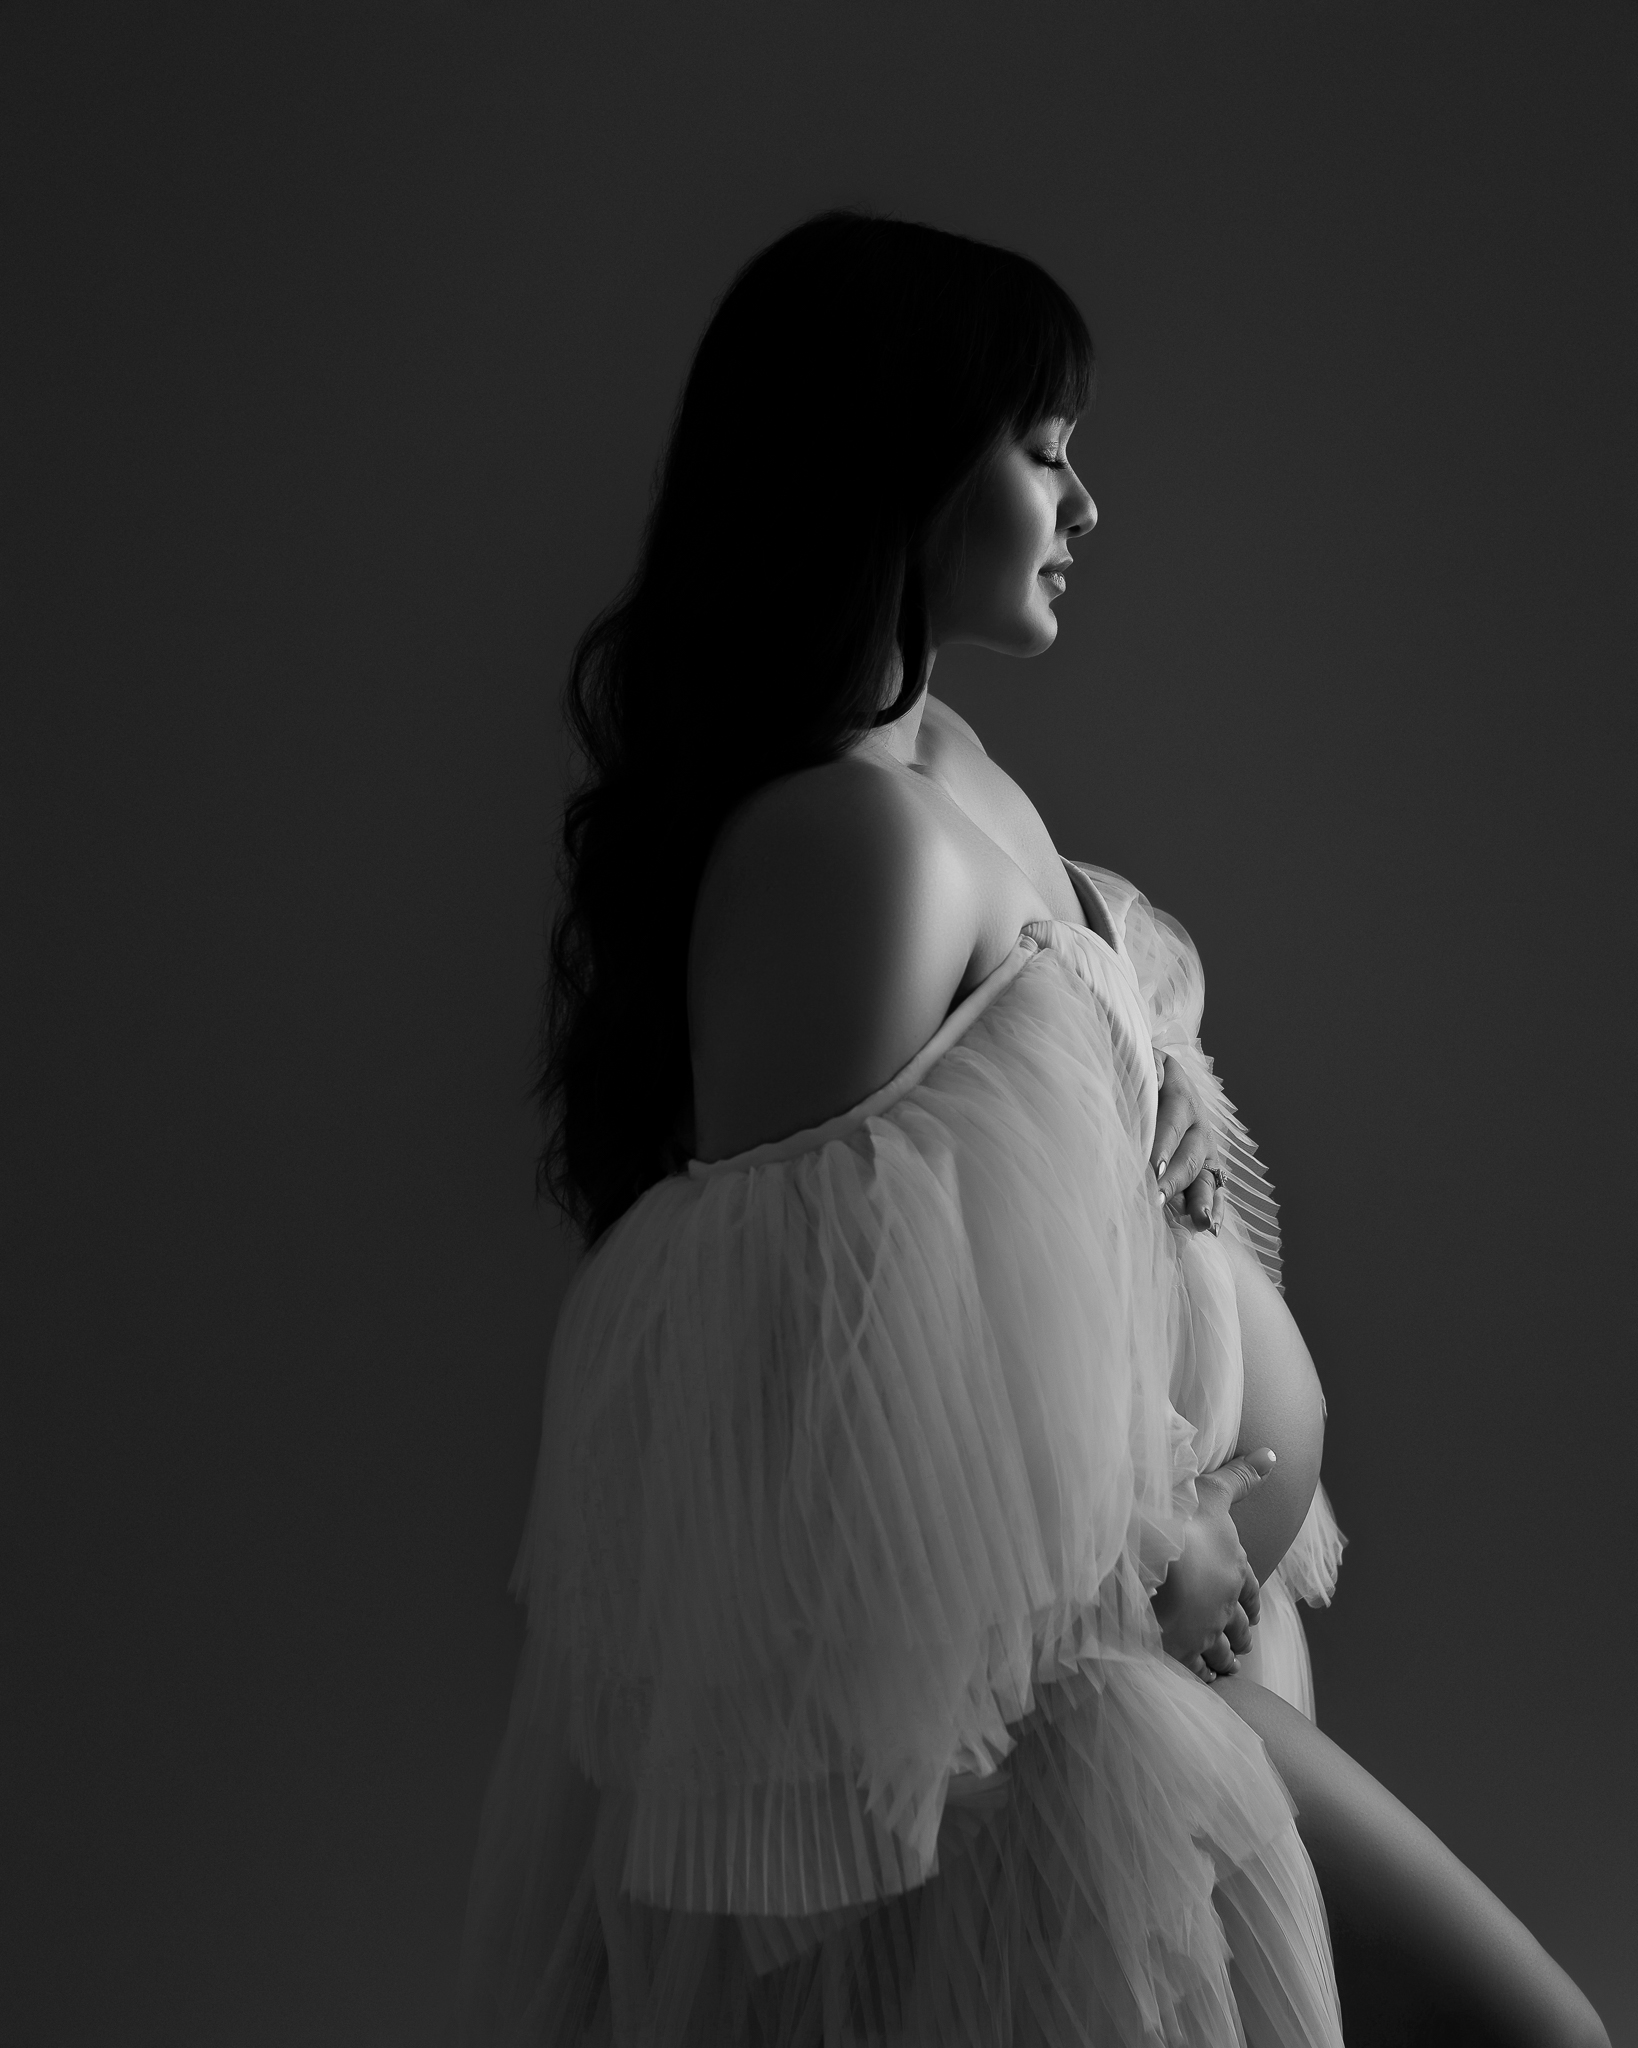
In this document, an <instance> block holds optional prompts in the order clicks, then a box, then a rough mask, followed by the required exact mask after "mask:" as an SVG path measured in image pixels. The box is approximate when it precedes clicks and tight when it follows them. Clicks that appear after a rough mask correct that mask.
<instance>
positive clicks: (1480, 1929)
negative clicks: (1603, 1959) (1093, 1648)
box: [1216, 1674, 1609, 2048]
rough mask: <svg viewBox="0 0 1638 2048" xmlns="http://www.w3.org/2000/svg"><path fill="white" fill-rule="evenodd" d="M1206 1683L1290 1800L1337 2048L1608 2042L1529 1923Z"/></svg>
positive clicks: (1341, 1776)
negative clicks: (1323, 1928)
mask: <svg viewBox="0 0 1638 2048" xmlns="http://www.w3.org/2000/svg"><path fill="white" fill-rule="evenodd" d="M1216 1691H1217V1693H1218V1696H1219V1697H1220V1698H1221V1699H1223V1700H1224V1701H1225V1702H1226V1703H1227V1704H1228V1705H1229V1706H1231V1707H1232V1708H1233V1709H1234V1711H1235V1712H1236V1713H1237V1714H1238V1715H1239V1716H1240V1718H1241V1719H1242V1720H1243V1721H1245V1722H1247V1723H1248V1724H1249V1725H1250V1726H1251V1727H1252V1728H1254V1729H1255V1730H1256V1731H1257V1733H1258V1734H1259V1735H1260V1736H1261V1737H1262V1738H1263V1742H1264V1744H1265V1745H1266V1746H1267V1749H1268V1754H1269V1757H1270V1758H1271V1760H1272V1761H1273V1764H1274V1767H1275V1769H1276V1770H1278V1772H1279V1773H1280V1776H1281V1777H1282V1778H1283V1779H1284V1780H1285V1782H1286V1785H1287V1786H1288V1788H1289V1789H1290V1792H1291V1796H1292V1798H1293V1799H1294V1800H1295V1801H1296V1803H1297V1830H1298V1833H1299V1834H1300V1835H1301V1836H1302V1840H1303V1843H1304V1845H1305V1847H1306V1848H1307V1850H1308V1853H1309V1855H1310V1856H1311V1857H1312V1858H1313V1862H1314V1868H1315V1870H1316V1871H1317V1872H1318V1875H1319V1881H1320V1891H1321V1893H1322V1895H1323V1896H1324V1899H1325V1908H1326V1913H1327V1916H1328V1918H1329V1920H1330V1923H1331V1940H1332V1946H1333V1949H1334V1952H1335V1957H1336V1971H1337V1989H1338V1993H1339V1995H1340V1997H1341V2000H1342V2022H1343V2027H1344V2029H1345V2031H1346V2034H1347V2038H1348V2043H1349V2048H1377V2044H1382V2048H1386V2044H1390V2043H1391V2044H1393V2048H1401V2044H1404V2048H1409V2044H1413V2043H1423V2042H1426V2043H1429V2044H1432V2043H1439V2044H1440V2048H1445V2044H1451V2048H1455V2044H1466V2043H1470V2042H1471V2043H1473V2044H1475V2048H1477V2044H1479V2043H1484V2044H1486V2048H1609V2036H1608V2034H1607V2033H1606V2032H1605V2031H1604V2028H1603V2026H1602V2024H1601V2023H1600V2021H1599V2018H1598V2015H1597V2014H1596V2013H1595V2012H1594V2011H1593V2009H1592V2007H1591V2005H1590V2004H1589V2003H1588V2002H1587V2000H1586V1998H1585V1997H1584V1996H1583V1995H1582V1993H1581V1991H1580V1990H1579V1989H1578V1988H1577V1986H1576V1985H1575V1984H1574V1983H1573V1982H1572V1981H1571V1979H1570V1978H1569V1977H1568V1976H1566V1974H1565V1973H1564V1971H1563V1970H1561V1969H1560V1968H1559V1966H1558V1964H1557V1963H1555V1962H1554V1961H1553V1959H1552V1957H1551V1956H1550V1955H1548V1953H1547V1951H1546V1950H1545V1949H1544V1948H1543V1947H1542V1946H1541V1944H1540V1943H1539V1942H1538V1941H1537V1940H1536V1938H1535V1936H1534V1935H1532V1934H1531V1932H1530V1930H1529V1929H1528V1928H1527V1927H1526V1926H1525V1925H1524V1924H1523V1922H1522V1921H1520V1920H1518V1919H1515V1917H1514V1916H1513V1915H1512V1914H1511V1913H1510V1912H1509V1911H1508V1910H1507V1908H1506V1907H1505V1906H1504V1905H1503V1904H1502V1902H1501V1900H1500V1899H1498V1898H1497V1897H1496V1895H1495V1893H1494V1892H1492V1891H1490V1890H1488V1889H1487V1888H1486V1887H1485V1886H1484V1885H1483V1884H1481V1883H1480V1882H1479V1880H1478V1878H1476V1877H1475V1876H1474V1875H1473V1873H1472V1871H1470V1870H1469V1869H1468V1868H1467V1867H1466V1865H1465V1864H1463V1863H1462V1862H1460V1861H1459V1860H1458V1859H1457V1858H1456V1857H1455V1856H1453V1855H1452V1854H1451V1852H1450V1851H1449V1850H1448V1849H1447V1848H1446V1847H1445V1845H1444V1843H1443V1842H1441V1841H1440V1840H1439V1838H1438V1836H1437V1835H1435V1834H1434V1833H1433V1832H1432V1830H1431V1829H1429V1828H1426V1827H1424V1826H1423V1825H1422V1823H1421V1822H1420V1821H1419V1820H1418V1819H1417V1818H1416V1816H1415V1814H1413V1813H1412V1812H1411V1811H1410V1809H1409V1808H1408V1807H1406V1806H1402V1805H1401V1804H1400V1802H1399V1801H1398V1800H1397V1799H1395V1798H1394V1796H1393V1794H1392V1793H1391V1792H1389V1791H1387V1790H1386V1788H1385V1787H1383V1786H1382V1785H1379V1784H1378V1783H1377V1781H1376V1779H1375V1778H1373V1777H1372V1776H1371V1774H1370V1772H1369V1771H1367V1770H1365V1769H1364V1768H1363V1767H1362V1766H1361V1765H1359V1764H1357V1763H1355V1762H1354V1760H1353V1758H1352V1757H1350V1756H1349V1755H1348V1754H1347V1753H1346V1752H1345V1751H1344V1750H1341V1749H1339V1748H1338V1747H1337V1745H1336V1744H1335V1743H1334V1742H1332V1741H1331V1740H1330V1738H1329V1737H1328V1736H1324V1735H1322V1734H1321V1733H1320V1732H1319V1730H1318V1729H1317V1728H1316V1727H1315V1726H1314V1725H1313V1723H1312V1722H1311V1721H1309V1720H1307V1719H1306V1718H1305V1717H1304V1716H1303V1715H1302V1714H1299V1713H1298V1712H1297V1710H1296V1708H1295V1707H1291V1706H1288V1705H1287V1704H1286V1702H1285V1701H1284V1700H1282V1699H1277V1698H1276V1697H1275V1696H1274V1694H1273V1693H1270V1692H1265V1691H1264V1690H1263V1688H1262V1687H1261V1686H1259V1685H1254V1684H1252V1683H1251V1682H1250V1680H1249V1679H1247V1678H1246V1677H1245V1676H1244V1675H1243V1674H1240V1675H1237V1676H1235V1677H1233V1678H1223V1679H1219V1680H1218V1682H1217V1686H1216Z"/></svg>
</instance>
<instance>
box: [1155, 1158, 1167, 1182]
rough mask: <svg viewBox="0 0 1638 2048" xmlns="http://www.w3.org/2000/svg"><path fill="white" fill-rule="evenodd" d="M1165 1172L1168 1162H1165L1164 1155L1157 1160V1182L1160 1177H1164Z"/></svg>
mask: <svg viewBox="0 0 1638 2048" xmlns="http://www.w3.org/2000/svg"><path fill="white" fill-rule="evenodd" d="M1165 1171H1166V1160H1165V1156H1164V1154H1163V1155H1162V1156H1161V1157H1160V1158H1159V1159H1157V1160H1156V1161H1155V1179H1156V1180H1159V1178H1160V1176H1161V1175H1162V1174H1163V1173H1164V1172H1165Z"/></svg>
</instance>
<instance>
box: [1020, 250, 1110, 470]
mask: <svg viewBox="0 0 1638 2048" xmlns="http://www.w3.org/2000/svg"><path fill="white" fill-rule="evenodd" d="M1015 262H1016V269H1014V268H1013V266H1012V265H1009V266H1008V268H1009V270H1010V271H1011V272H1012V274H1011V275H1009V276H1008V277H1007V278H1006V279H1005V280H1004V288H1005V291H1006V295H1007V300H1008V304H1007V307H1006V312H1005V319H1004V322H1003V323H1002V325H1001V329H1000V332H1001V334H1002V335H1003V336H1004V337H1005V339H1006V341H1007V343H1008V344H1010V346H1009V349H1008V353H1009V354H1010V355H1011V356H1012V358H1013V360H1012V362H1011V363H1010V364H1009V365H1008V368H1009V369H1010V370H1011V372H1012V377H1011V379H1010V380H1009V381H1011V382H1012V383H1013V387H1014V390H1015V391H1016V393H1017V396H1016V399H1015V401H1014V404H1013V409H1012V419H1011V425H1012V429H1013V431H1014V433H1027V432H1028V430H1029V429H1030V428H1031V427H1033V426H1035V425H1037V424H1038V423H1039V422H1040V421H1041V420H1048V419H1065V420H1069V421H1071V422H1073V421H1074V420H1076V419H1078V418H1079V417H1080V415H1081V414H1082V413H1083V412H1084V411H1085V410H1086V408H1087V406H1088V405H1089V404H1090V403H1091V400H1092V390H1093V377H1094V368H1095V365H1094V356H1093V349H1092V334H1091V330H1090V329H1089V328H1088V327H1087V324H1086V322H1085V320H1084V319H1083V318H1082V317H1081V311H1080V308H1079V307H1078V306H1077V305H1076V304H1075V302H1074V300H1073V299H1072V298H1071V297H1070V296H1069V294H1068V293H1067V292H1066V291H1065V290H1064V289H1063V288H1062V286H1061V285H1059V284H1058V282H1057V280H1056V279H1055V278H1052V277H1050V276H1048V275H1047V273H1046V272H1045V271H1043V270H1039V269H1037V268H1036V266H1035V265H1034V264H1033V263H1028V262H1024V261H1021V260H1018V259H1015Z"/></svg>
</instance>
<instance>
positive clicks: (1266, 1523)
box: [1219, 1232, 1325, 1579]
mask: <svg viewBox="0 0 1638 2048" xmlns="http://www.w3.org/2000/svg"><path fill="white" fill-rule="evenodd" d="M1219 1242H1220V1244H1221V1246H1222V1249H1223V1251H1224V1253H1225V1254H1226V1255H1227V1258H1228V1261H1229V1265H1230V1267H1231V1269H1232V1271H1233V1274H1234V1290H1235V1298H1236V1301H1237V1304H1238V1307H1239V1314H1240V1345H1241V1351H1242V1354H1243V1357H1244V1360H1245V1396H1244V1400H1243V1402H1242V1404H1241V1409H1240V1433H1239V1439H1238V1441H1237V1443H1236V1444H1235V1449H1236V1450H1237V1451H1254V1450H1257V1449H1258V1448H1259V1447H1260V1446H1262V1445H1264V1444H1266V1445H1267V1446H1268V1447H1269V1448H1270V1449H1271V1450H1272V1451H1273V1452H1274V1453H1275V1456H1276V1458H1277V1460H1278V1462H1277V1463H1276V1465H1275V1467H1274V1470H1273V1471H1272V1472H1271V1473H1270V1474H1269V1476H1268V1478H1267V1479H1265V1480H1264V1481H1263V1482H1262V1484H1261V1485H1260V1486H1256V1487H1253V1488H1252V1490H1251V1492H1250V1494H1249V1495H1248V1496H1247V1497H1246V1499H1245V1500H1243V1501H1241V1503H1240V1504H1239V1506H1238V1507H1236V1508H1235V1510H1234V1521H1235V1525H1236V1527H1237V1528H1238V1529H1239V1531H1240V1540H1241V1542H1242V1543H1243V1544H1244V1545H1245V1547H1246V1555H1247V1556H1248V1557H1249V1558H1250V1560H1251V1568H1252V1570H1253V1571H1254V1572H1256V1574H1257V1576H1258V1577H1259V1578H1260V1579H1266V1578H1267V1577H1268V1575H1269V1573H1270V1572H1271V1571H1272V1570H1273V1569H1274V1567H1275V1566H1276V1565H1277V1564H1278V1563H1279V1561H1280V1559H1281V1558H1282V1557H1283V1556H1284V1555H1285V1553H1286V1551H1287V1549H1288V1548H1289V1547H1290V1544H1291V1540H1292V1538H1293V1537H1294V1536H1295V1535H1296V1533H1297V1531H1298V1530H1299V1529H1300V1528H1301V1527H1302V1524H1303V1518H1304V1516H1306V1514H1307V1513H1308V1504H1309V1502H1310V1501H1311V1500H1312V1499H1313V1497H1314V1489H1315V1487H1316V1486H1318V1484H1319V1476H1320V1455H1321V1452H1322V1451H1323V1449H1324V1445H1325V1401H1324V1397H1323V1396H1322V1394H1321V1392H1320V1383H1319V1374H1318V1373H1317V1372H1316V1371H1315V1370H1314V1361H1313V1359H1312V1358H1311V1357H1310V1356H1309V1353H1308V1346H1307V1345H1306V1344H1305V1343H1304V1342H1303V1340H1302V1332H1301V1331H1300V1330H1299V1329H1298V1328H1297V1324H1296V1320H1295V1318H1294V1317H1293V1316H1292V1314H1291V1311H1290V1309H1288V1308H1287V1307H1286V1305H1285V1299H1284V1297H1283V1296H1282V1295H1281V1294H1280V1293H1279V1291H1278V1290H1277V1289H1276V1288H1275V1286H1274V1285H1273V1283H1272V1282H1271V1281H1270V1279H1269V1278H1268V1275H1267V1274H1266V1273H1265V1272H1264V1271H1263V1269H1262V1267H1261V1266H1260V1265H1259V1264H1258V1262H1257V1255H1256V1253H1255V1252H1253V1251H1252V1250H1251V1248H1250V1247H1249V1246H1248V1245H1243V1244H1241V1243H1240V1242H1239V1241H1238V1240H1237V1239H1234V1238H1231V1237H1230V1236H1229V1235H1228V1234H1227V1233H1226V1232H1225V1233H1224V1235H1223V1237H1222V1238H1221V1239H1220V1240H1219Z"/></svg>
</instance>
